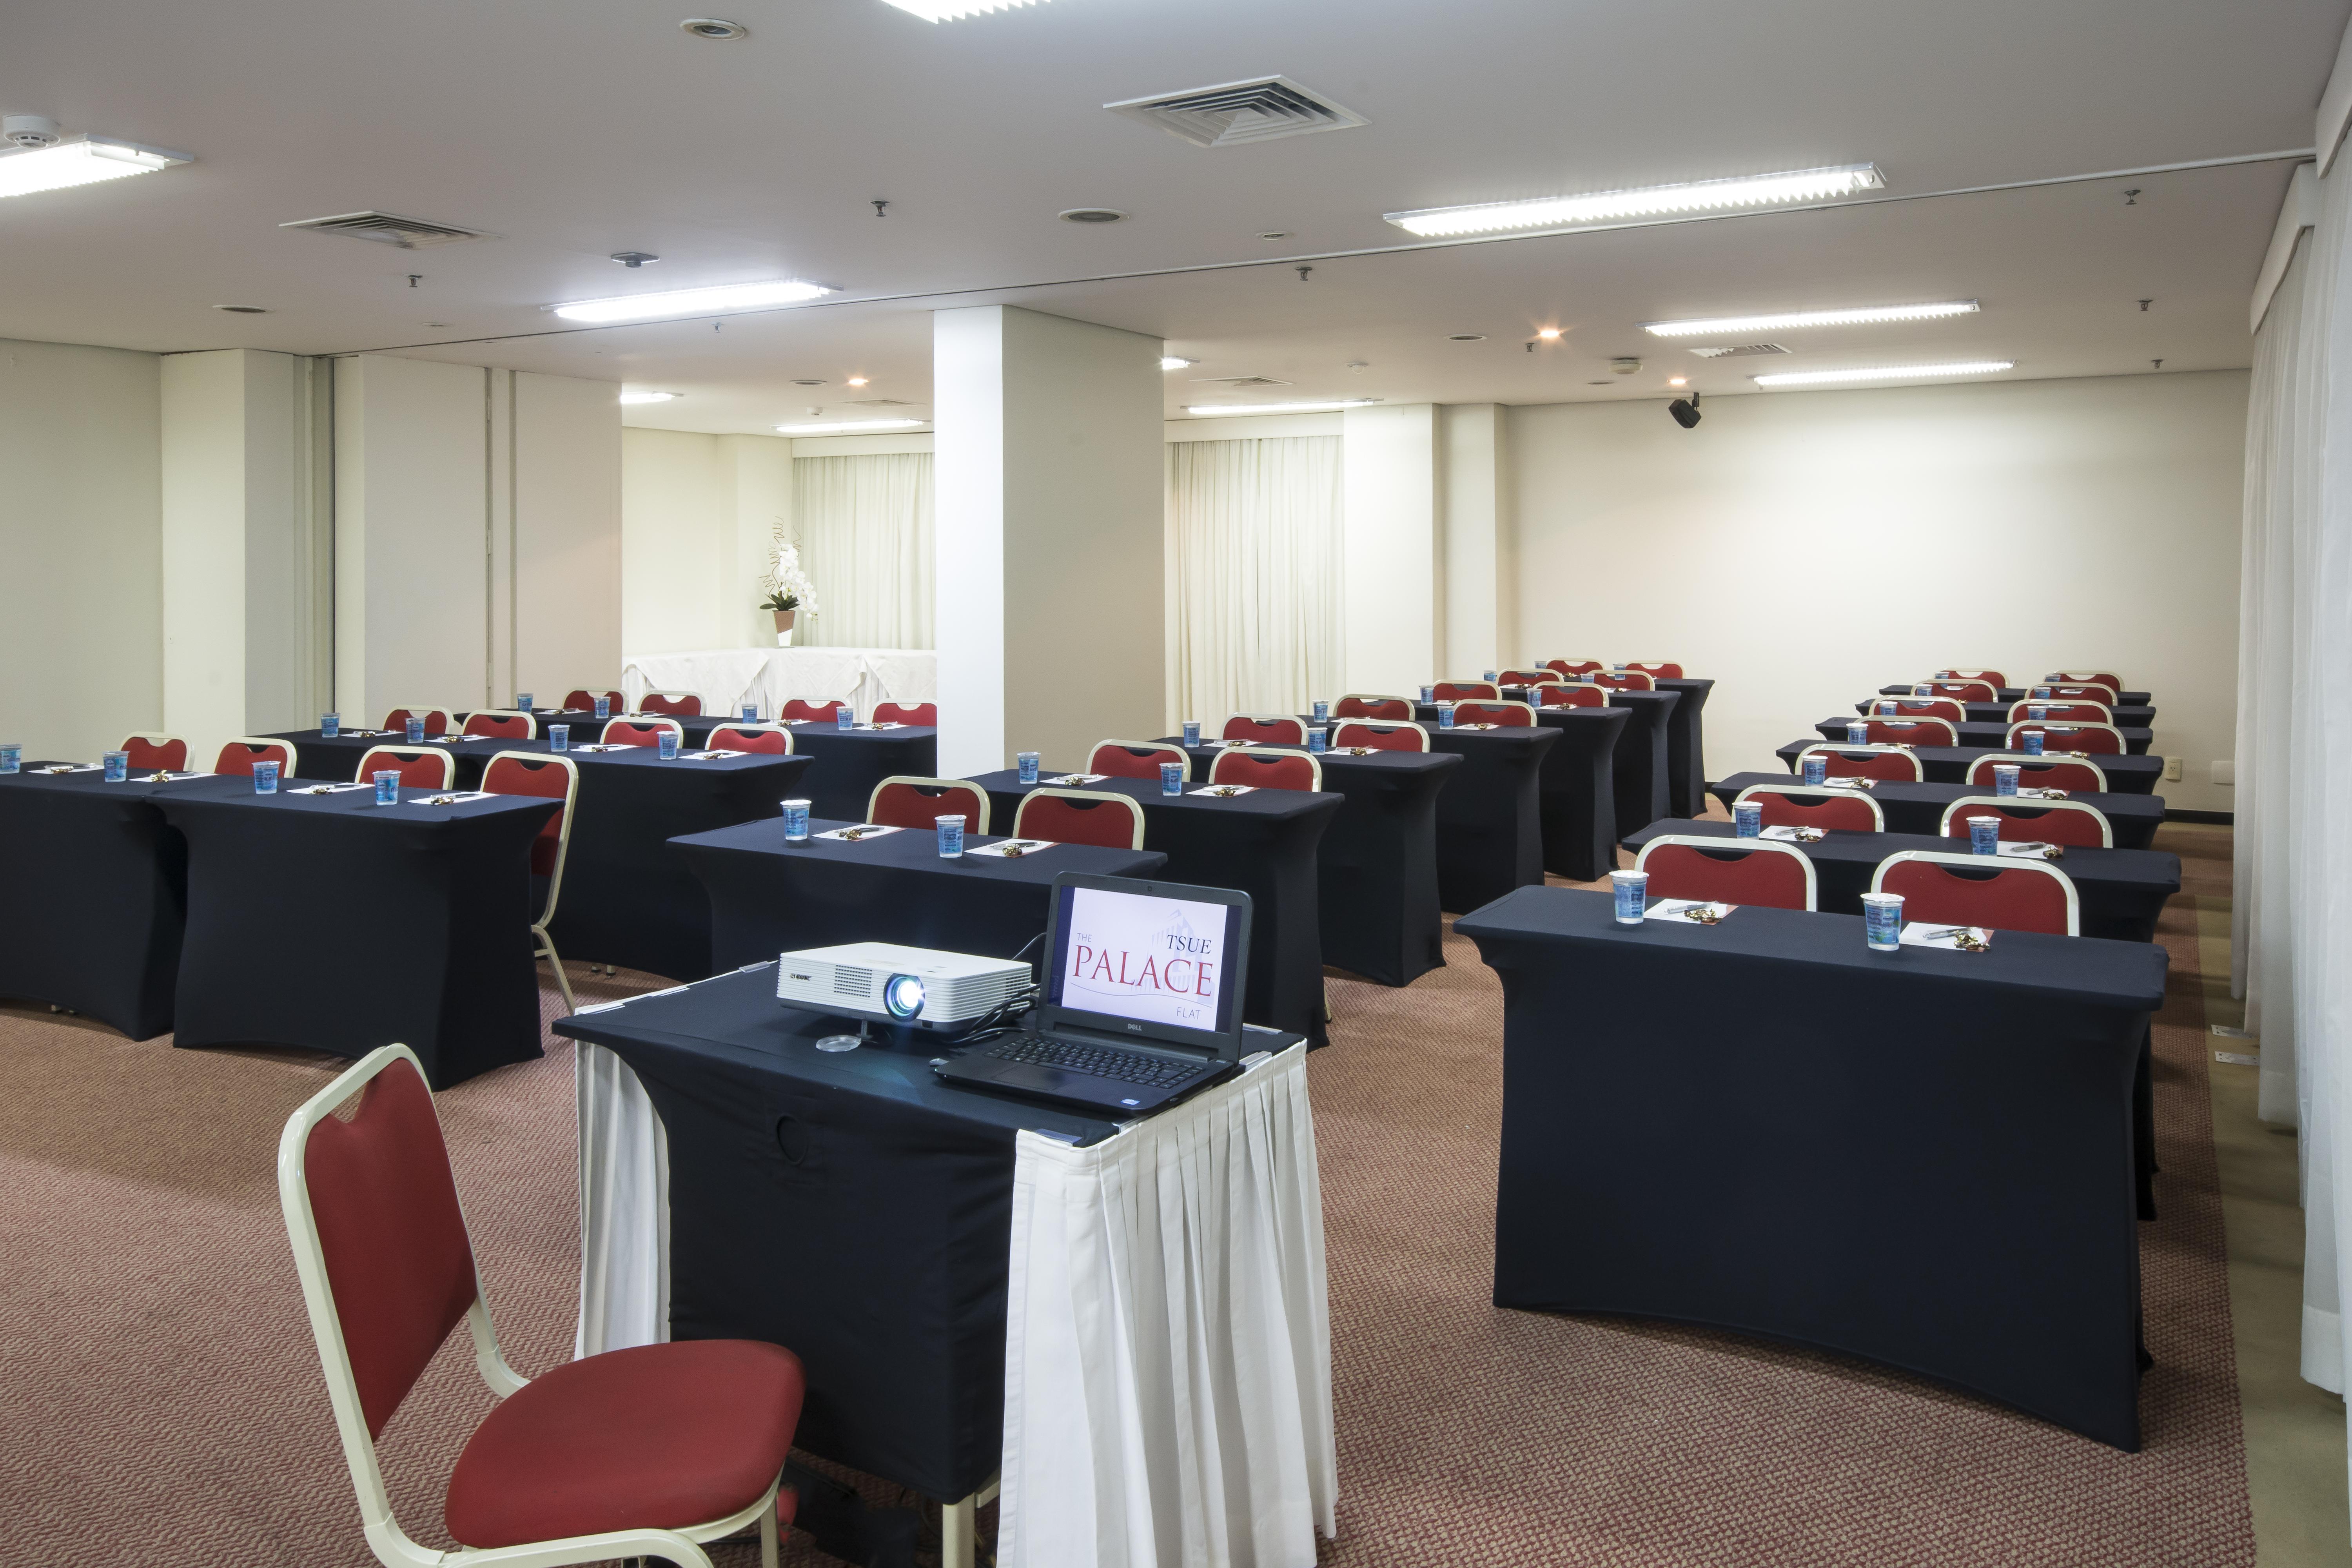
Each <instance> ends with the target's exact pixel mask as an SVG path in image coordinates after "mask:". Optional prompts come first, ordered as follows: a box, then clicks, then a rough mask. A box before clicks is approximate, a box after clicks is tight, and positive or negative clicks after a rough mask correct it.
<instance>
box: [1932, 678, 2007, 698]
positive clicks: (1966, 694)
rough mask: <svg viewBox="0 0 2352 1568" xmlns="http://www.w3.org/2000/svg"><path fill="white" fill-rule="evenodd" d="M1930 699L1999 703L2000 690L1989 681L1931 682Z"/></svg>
mask: <svg viewBox="0 0 2352 1568" xmlns="http://www.w3.org/2000/svg"><path fill="white" fill-rule="evenodd" d="M1927 695H1928V696H1930V697H1957V698H1958V699H1959V700H1961V701H1963V702H1998V701H2000V688H1999V687H1997V686H1995V685H1993V684H1992V682H1990V681H1989V680H1931V681H1929V682H1927Z"/></svg>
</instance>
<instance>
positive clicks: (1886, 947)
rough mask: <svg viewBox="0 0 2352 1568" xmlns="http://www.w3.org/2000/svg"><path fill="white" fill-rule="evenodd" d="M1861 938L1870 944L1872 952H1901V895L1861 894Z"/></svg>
mask: <svg viewBox="0 0 2352 1568" xmlns="http://www.w3.org/2000/svg"><path fill="white" fill-rule="evenodd" d="M1862 937H1863V940H1864V942H1868V943H1869V944H1870V951H1871V952H1900V951H1901V950H1902V947H1903V895H1902V894H1900V893H1864V894H1863V896H1862Z"/></svg>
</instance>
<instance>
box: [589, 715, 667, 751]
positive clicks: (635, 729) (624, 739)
mask: <svg viewBox="0 0 2352 1568" xmlns="http://www.w3.org/2000/svg"><path fill="white" fill-rule="evenodd" d="M668 730H669V726H668V725H667V724H632V723H630V722H629V721H627V720H626V719H615V720H614V721H612V722H611V723H609V724H607V725H605V726H604V744H606V745H608V746H658V745H660V744H661V738H662V736H663V735H664V734H665V733H667V731H668Z"/></svg>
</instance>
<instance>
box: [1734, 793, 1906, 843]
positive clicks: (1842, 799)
mask: <svg viewBox="0 0 2352 1568" xmlns="http://www.w3.org/2000/svg"><path fill="white" fill-rule="evenodd" d="M1746 800H1752V801H1754V802H1755V803H1756V805H1757V808H1758V809H1759V811H1760V812H1761V813H1762V826H1766V827H1821V828H1834V829H1836V830H1838V831H1840V832H1844V833H1884V832H1885V831H1886V814H1885V812H1883V811H1881V810H1879V809H1878V803H1877V802H1876V801H1874V800H1873V799H1871V798H1870V797H1869V796H1868V795H1857V794H1855V793H1853V791H1851V790H1824V789H1820V788H1816V787H1811V786H1808V785H1805V784H1749V785H1748V787H1747V788H1746V789H1744V790H1741V791H1740V792H1739V793H1738V795H1734V796H1733V797H1732V801H1731V804H1732V805H1738V804H1739V803H1740V802H1741V801H1746Z"/></svg>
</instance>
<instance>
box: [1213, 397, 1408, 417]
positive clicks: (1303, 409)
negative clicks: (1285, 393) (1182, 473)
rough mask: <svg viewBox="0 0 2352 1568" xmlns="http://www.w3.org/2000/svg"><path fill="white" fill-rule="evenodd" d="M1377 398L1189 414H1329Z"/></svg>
mask: <svg viewBox="0 0 2352 1568" xmlns="http://www.w3.org/2000/svg"><path fill="white" fill-rule="evenodd" d="M1379 401H1380V399H1379V398H1377V397H1335V398H1331V399H1328V401H1325V402H1322V403H1203V404H1200V405H1196V406H1194V407H1191V408H1187V409H1186V410H1184V412H1185V413H1187V414H1199V415H1218V414H1328V413H1329V412H1330V411H1331V410H1333V409H1335V408H1368V407H1370V405H1373V404H1375V403H1378V402H1379Z"/></svg>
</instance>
